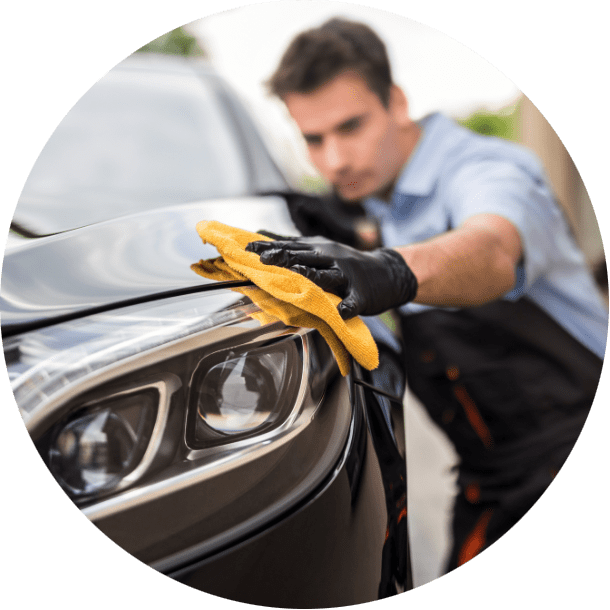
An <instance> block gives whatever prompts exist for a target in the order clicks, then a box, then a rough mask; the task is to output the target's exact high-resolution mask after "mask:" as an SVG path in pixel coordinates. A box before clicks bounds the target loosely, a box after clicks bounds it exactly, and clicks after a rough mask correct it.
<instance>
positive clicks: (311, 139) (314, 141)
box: [304, 134, 322, 146]
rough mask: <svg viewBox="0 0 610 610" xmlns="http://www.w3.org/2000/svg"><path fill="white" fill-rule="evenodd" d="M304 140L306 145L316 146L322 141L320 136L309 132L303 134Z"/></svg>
mask: <svg viewBox="0 0 610 610" xmlns="http://www.w3.org/2000/svg"><path fill="white" fill-rule="evenodd" d="M304 138H305V142H307V145H308V146H318V145H319V144H321V143H322V136H314V135H309V134H304Z"/></svg>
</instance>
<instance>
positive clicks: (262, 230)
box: [257, 229, 299, 241]
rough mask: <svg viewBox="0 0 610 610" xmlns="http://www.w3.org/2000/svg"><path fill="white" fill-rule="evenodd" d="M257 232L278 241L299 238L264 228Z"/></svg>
mask: <svg viewBox="0 0 610 610" xmlns="http://www.w3.org/2000/svg"><path fill="white" fill-rule="evenodd" d="M257 233H258V234H259V235H264V236H265V237H270V238H271V239H275V240H276V241H295V240H297V239H299V238H298V237H287V236H285V235H278V234H277V233H271V231H265V230H264V229H261V230H260V231H257Z"/></svg>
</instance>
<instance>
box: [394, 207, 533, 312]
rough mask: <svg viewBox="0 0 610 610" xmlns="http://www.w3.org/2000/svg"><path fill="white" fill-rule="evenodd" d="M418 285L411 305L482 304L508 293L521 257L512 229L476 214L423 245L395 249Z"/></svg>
mask: <svg viewBox="0 0 610 610" xmlns="http://www.w3.org/2000/svg"><path fill="white" fill-rule="evenodd" d="M394 249H395V250H396V251H397V252H399V253H400V254H401V255H402V257H403V258H404V259H405V261H406V263H407V265H408V266H409V267H410V269H411V270H412V271H413V273H414V275H415V277H416V278H417V282H418V289H417V296H416V297H415V299H414V301H415V302H416V303H422V304H426V305H436V306H440V307H452V306H453V307H469V306H475V305H482V304H483V303H486V302H488V301H492V300H494V299H497V298H499V297H500V296H502V295H503V294H505V293H506V292H508V291H510V290H511V289H512V288H513V286H514V284H515V267H516V266H517V263H518V262H519V260H520V258H521V255H522V248H521V238H520V237H519V233H518V231H517V229H516V228H515V227H514V225H513V224H512V223H511V222H510V221H508V220H506V219H505V218H503V217H502V216H497V215H495V214H478V215H476V216H473V217H471V218H469V219H468V220H466V221H465V222H464V223H463V224H462V225H461V226H460V227H458V228H457V229H454V230H452V231H449V232H447V233H443V234H442V235H438V236H436V237H433V238H432V239H430V240H427V241H425V242H421V243H417V244H411V245H408V246H402V247H398V248H394Z"/></svg>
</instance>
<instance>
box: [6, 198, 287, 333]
mask: <svg viewBox="0 0 610 610" xmlns="http://www.w3.org/2000/svg"><path fill="white" fill-rule="evenodd" d="M201 220H218V221H220V222H223V223H225V224H228V225H231V226H235V227H239V228H242V229H246V230H250V231H257V230H260V229H266V230H269V231H273V232H276V233H279V234H280V235H283V234H286V235H290V234H292V235H296V234H298V232H297V230H296V228H295V227H294V225H293V224H292V221H291V219H290V215H289V213H288V209H287V207H286V203H285V201H284V199H282V198H281V197H244V198H236V199H223V200H213V201H203V202H198V203H191V204H187V205H180V206H172V207H168V208H162V209H157V210H152V211H150V212H145V213H141V214H134V215H130V216H125V217H122V218H118V219H115V220H112V221H108V222H103V223H100V224H96V225H91V226H88V227H83V228H81V229H75V230H73V231H67V232H65V233H61V234H58V235H52V236H49V237H43V238H37V239H32V240H27V241H26V240H24V241H23V245H21V244H17V245H15V244H14V242H15V240H14V239H13V240H10V241H9V246H8V247H7V250H6V253H5V256H4V262H3V266H2V278H1V289H0V316H1V320H2V331H3V333H6V332H7V331H9V332H10V331H11V329H12V330H13V331H14V330H15V329H16V328H21V327H27V326H28V325H32V324H36V325H38V326H40V325H41V324H51V323H53V321H55V320H58V319H61V318H63V317H65V316H67V315H74V314H78V313H84V312H86V311H87V310H90V309H95V308H99V307H102V306H108V305H111V304H113V303H119V302H122V301H127V300H130V299H135V298H139V297H145V296H148V295H152V294H155V293H162V292H166V291H171V290H180V289H185V288H189V287H194V286H201V285H204V284H213V282H211V281H210V280H206V279H204V278H202V277H201V276H199V275H197V274H195V273H194V272H193V271H192V270H191V269H190V266H191V264H192V263H195V262H197V261H199V260H200V259H206V258H213V257H215V256H218V252H217V250H216V248H214V247H213V246H211V245H209V244H205V245H204V244H203V243H202V242H201V239H200V237H199V235H198V234H197V231H196V229H195V226H196V224H197V223H198V222H199V221H201ZM219 286H220V285H219ZM11 334H12V333H11Z"/></svg>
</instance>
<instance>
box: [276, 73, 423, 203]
mask: <svg viewBox="0 0 610 610" xmlns="http://www.w3.org/2000/svg"><path fill="white" fill-rule="evenodd" d="M398 91H399V90H398ZM401 95H402V94H398V95H396V92H395V91H394V92H393V94H392V96H391V99H390V103H389V105H388V108H386V107H385V106H384V105H383V104H382V103H381V100H380V99H379V97H378V96H377V95H376V94H375V93H373V92H372V91H371V90H370V89H369V87H368V85H367V84H366V81H365V80H364V79H363V78H362V77H361V76H360V75H358V74H356V73H354V72H345V73H343V74H340V75H339V76H337V77H335V78H334V79H333V80H331V81H330V82H329V83H327V84H325V85H322V86H321V87H319V88H318V89H315V90H314V91H313V92H311V93H289V94H287V95H286V96H285V97H284V102H285V104H286V106H287V108H288V111H289V112H290V114H291V116H292V117H293V118H294V120H295V121H296V123H297V125H298V126H299V129H300V130H301V132H302V134H303V136H304V137H305V141H306V142H307V146H308V149H309V155H310V157H311V160H312V162H313V164H314V165H315V166H316V167H317V168H318V170H319V171H320V173H321V174H322V175H323V176H324V177H325V178H326V179H327V180H328V181H329V182H331V183H332V184H333V185H334V187H335V189H336V190H337V192H338V193H339V195H340V196H341V197H342V198H344V199H346V200H356V199H361V198H363V197H368V196H370V195H382V196H383V195H385V194H386V192H387V190H388V189H390V188H391V187H392V185H393V184H394V182H395V180H396V177H397V176H398V173H399V172H400V170H401V168H402V166H403V165H404V163H405V162H406V160H407V157H408V155H409V153H410V148H409V146H408V144H409V140H408V138H407V139H406V140H405V127H406V126H408V125H412V123H411V122H410V121H409V119H408V116H407V109H406V100H405V99H404V96H402V97H401Z"/></svg>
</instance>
